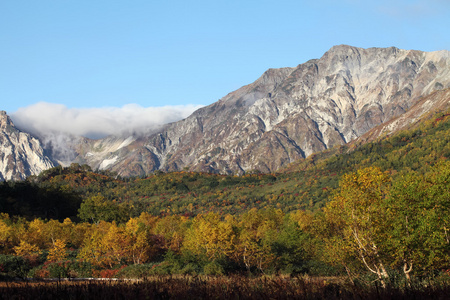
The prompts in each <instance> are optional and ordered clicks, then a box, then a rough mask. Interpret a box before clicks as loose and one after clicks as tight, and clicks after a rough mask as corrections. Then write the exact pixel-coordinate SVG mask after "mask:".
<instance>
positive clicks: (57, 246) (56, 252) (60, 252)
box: [47, 239, 67, 262]
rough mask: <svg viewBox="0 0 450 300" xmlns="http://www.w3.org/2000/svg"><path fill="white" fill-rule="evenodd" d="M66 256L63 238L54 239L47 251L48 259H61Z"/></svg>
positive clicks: (53, 260)
mask: <svg viewBox="0 0 450 300" xmlns="http://www.w3.org/2000/svg"><path fill="white" fill-rule="evenodd" d="M66 257H67V252H66V243H65V242H64V241H63V240H60V239H56V240H55V242H54V243H53V246H52V247H51V248H50V250H49V251H48V256H47V260H48V261H52V262H55V261H62V260H64V259H65V258H66Z"/></svg>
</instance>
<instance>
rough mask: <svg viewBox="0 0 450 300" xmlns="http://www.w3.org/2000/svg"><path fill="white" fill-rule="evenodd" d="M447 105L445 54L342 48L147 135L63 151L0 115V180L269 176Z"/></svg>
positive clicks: (83, 141) (449, 65) (449, 57)
mask: <svg viewBox="0 0 450 300" xmlns="http://www.w3.org/2000/svg"><path fill="white" fill-rule="evenodd" d="M449 103H450V52H449V51H445V50H443V51H436V52H422V51H417V50H402V49H398V48H395V47H391V48H368V49H363V48H357V47H351V46H347V45H340V46H335V47H332V48H331V49H330V50H329V51H327V52H326V53H325V54H324V55H323V56H322V57H321V58H320V59H312V60H309V61H307V62H305V63H303V64H300V65H298V66H297V67H294V68H281V69H269V70H267V71H266V72H265V73H264V74H263V75H262V76H261V77H260V78H258V79H257V80H256V81H255V82H253V83H251V84H249V85H246V86H243V87H242V88H240V89H238V90H236V91H233V92H231V93H229V94H228V95H226V96H225V97H223V98H222V99H220V100H219V101H217V102H215V103H213V104H211V105H209V106H206V107H203V108H201V109H199V110H197V111H195V112H194V113H193V114H192V115H190V116H189V117H187V118H186V119H184V120H181V121H178V122H174V123H170V124H166V125H164V126H162V127H161V128H158V129H154V130H152V131H149V132H148V133H147V134H129V135H118V136H108V137H106V138H103V139H99V140H92V139H87V138H83V137H76V138H70V139H66V140H67V141H70V142H68V143H67V145H66V147H65V149H66V150H65V151H57V149H55V148H54V146H53V147H52V145H51V144H48V145H46V146H43V144H42V143H41V142H40V141H39V139H37V138H35V137H32V136H31V135H29V134H27V133H24V132H21V131H20V130H19V129H17V128H15V127H14V125H13V123H12V122H11V120H10V119H9V117H8V116H7V115H6V114H5V113H4V112H3V113H2V114H0V125H1V127H0V128H1V132H0V142H1V144H0V172H1V173H0V179H23V178H24V177H26V176H27V175H30V174H37V173H39V172H40V171H41V170H44V169H46V168H49V167H51V166H53V165H56V164H66V165H67V164H70V163H73V162H75V163H80V164H88V165H89V166H91V167H92V168H93V169H100V170H109V171H113V172H116V173H117V174H118V175H120V176H124V177H126V176H144V175H146V174H149V173H152V172H154V171H156V170H162V171H176V170H192V171H200V172H208V173H223V174H243V173H246V172H250V171H258V172H274V171H277V170H279V169H280V168H282V167H285V166H287V165H288V164H290V163H292V162H294V161H297V160H299V159H302V158H305V157H308V156H310V155H311V154H313V153H316V152H320V151H323V150H325V149H330V148H332V147H334V146H338V145H343V144H346V143H349V142H353V143H355V145H356V144H362V143H365V142H367V141H372V140H374V139H377V138H379V137H381V136H383V135H388V134H392V133H393V132H396V131H398V130H401V129H403V128H405V127H406V126H409V125H411V124H413V123H414V122H419V121H420V119H421V117H422V116H424V115H426V113H428V112H431V111H433V110H436V109H441V110H443V109H446V108H448V107H449Z"/></svg>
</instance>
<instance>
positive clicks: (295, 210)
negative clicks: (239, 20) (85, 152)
mask: <svg viewBox="0 0 450 300" xmlns="http://www.w3.org/2000/svg"><path fill="white" fill-rule="evenodd" d="M449 139H450V114H448V113H439V114H437V115H430V117H429V118H428V120H427V121H424V122H422V123H421V124H419V125H416V126H415V127H412V128H411V129H409V130H407V131H403V132H401V133H400V134H397V135H394V136H386V137H384V138H382V139H379V140H376V141H374V142H371V143H367V144H364V145H361V146H356V145H352V144H349V145H345V146H341V147H335V148H333V149H330V150H328V151H325V152H322V153H318V154H316V155H312V156H310V157H308V158H306V159H304V160H302V161H299V162H296V163H293V164H291V165H290V166H289V167H288V168H286V169H284V170H280V172H279V173H273V174H259V173H258V172H248V173H247V174H245V175H242V176H237V175H236V176H235V175H218V174H204V173H193V172H188V171H185V172H172V173H163V172H155V173H154V174H152V175H150V176H148V177H143V178H120V177H118V176H116V175H115V174H112V173H108V172H105V171H93V170H91V169H90V168H89V167H88V166H86V165H77V164H73V165H71V166H69V167H60V166H59V167H56V168H53V169H50V170H47V171H44V172H42V173H41V174H40V175H39V176H30V177H28V178H27V180H25V181H23V182H12V181H11V182H9V181H8V182H3V183H0V212H1V215H0V253H1V254H0V279H3V280H7V279H14V278H16V279H17V278H87V277H102V278H112V277H114V278H147V277H150V276H160V275H174V274H178V275H191V276H197V275H210V276H220V275H228V276H230V275H240V276H241V275H242V276H256V277H258V276H272V275H273V276H274V275H286V276H305V275H308V276H322V277H327V278H341V279H342V280H345V281H346V282H348V283H350V284H352V285H364V284H369V285H370V284H373V283H374V282H376V284H377V286H379V287H380V288H386V287H388V286H391V285H399V286H406V287H408V286H411V285H414V284H418V283H421V282H424V281H427V282H434V283H436V284H437V283H445V284H446V285H447V286H448V285H449V280H450V277H449V276H450V160H449V158H450V143H449Z"/></svg>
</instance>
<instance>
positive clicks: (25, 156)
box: [0, 111, 55, 180]
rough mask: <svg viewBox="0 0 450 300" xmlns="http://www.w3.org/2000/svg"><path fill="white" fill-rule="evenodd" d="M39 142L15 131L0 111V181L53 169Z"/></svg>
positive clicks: (5, 115)
mask: <svg viewBox="0 0 450 300" xmlns="http://www.w3.org/2000/svg"><path fill="white" fill-rule="evenodd" d="M54 166H55V165H54V163H53V162H52V161H51V160H50V158H49V157H48V156H46V155H45V153H44V149H43V147H42V144H41V142H40V141H39V140H38V139H37V138H35V137H32V136H31V135H30V134H28V133H25V132H22V131H20V130H19V129H17V128H16V127H15V126H14V124H13V122H12V121H11V119H10V118H9V116H8V115H7V114H6V112H4V111H0V180H21V179H25V178H26V177H27V176H29V175H37V174H39V173H40V172H42V171H43V170H46V169H49V168H52V167H54Z"/></svg>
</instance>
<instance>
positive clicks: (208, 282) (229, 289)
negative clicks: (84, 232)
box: [0, 276, 450, 300]
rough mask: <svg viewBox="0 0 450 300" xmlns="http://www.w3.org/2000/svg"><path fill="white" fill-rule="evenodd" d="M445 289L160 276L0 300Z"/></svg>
mask: <svg viewBox="0 0 450 300" xmlns="http://www.w3.org/2000/svg"><path fill="white" fill-rule="evenodd" d="M449 292H450V288H448V287H447V288H445V287H444V288H442V287H441V288H431V287H429V288H422V289H415V290H401V289H385V290H383V289H380V288H376V286H374V287H373V288H357V287H354V286H350V285H347V284H346V283H345V282H343V281H342V280H341V279H339V278H315V277H297V278H289V277H260V278H248V277H243V276H230V277H225V276H224V277H206V276H201V277H200V276H199V277H193V276H166V277H152V278H148V279H145V280H126V281H124V280H103V281H52V282H49V281H39V282H8V283H6V282H3V283H1V284H0V299H18V300H19V299H100V300H101V299H107V300H112V299H131V300H139V299H219V300H220V299H224V300H225V299H226V300H229V299H364V300H371V299H411V298H415V299H448V294H449Z"/></svg>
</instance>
